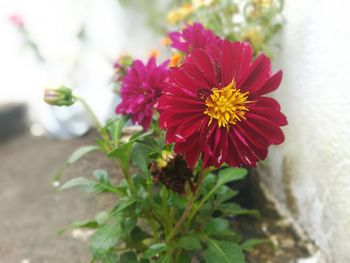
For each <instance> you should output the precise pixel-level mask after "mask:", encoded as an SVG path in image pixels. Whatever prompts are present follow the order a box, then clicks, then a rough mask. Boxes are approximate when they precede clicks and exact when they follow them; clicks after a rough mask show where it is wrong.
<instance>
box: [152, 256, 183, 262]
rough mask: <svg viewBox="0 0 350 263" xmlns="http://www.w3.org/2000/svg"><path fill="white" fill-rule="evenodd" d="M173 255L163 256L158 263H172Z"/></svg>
mask: <svg viewBox="0 0 350 263" xmlns="http://www.w3.org/2000/svg"><path fill="white" fill-rule="evenodd" d="M172 262H173V261H172V255H171V254H165V255H164V256H161V257H160V258H159V259H158V260H157V261H156V263H172ZM181 263H182V262H181Z"/></svg>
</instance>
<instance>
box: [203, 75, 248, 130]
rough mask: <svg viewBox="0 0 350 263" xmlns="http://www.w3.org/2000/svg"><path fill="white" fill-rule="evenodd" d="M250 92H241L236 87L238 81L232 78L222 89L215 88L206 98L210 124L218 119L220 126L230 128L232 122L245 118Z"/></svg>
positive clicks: (206, 111)
mask: <svg viewBox="0 0 350 263" xmlns="http://www.w3.org/2000/svg"><path fill="white" fill-rule="evenodd" d="M248 94H249V92H245V93H241V91H240V90H239V89H236V82H235V81H234V80H232V82H231V83H230V84H228V85H227V86H226V87H224V88H222V89H218V88H213V89H212V94H211V95H210V96H209V97H208V98H207V99H206V100H205V105H206V106H207V109H206V110H205V111H204V114H206V115H208V116H209V117H210V121H209V124H208V126H209V125H210V124H211V123H212V121H213V119H216V120H217V122H218V126H219V127H225V128H227V130H229V129H230V124H236V123H237V122H238V121H241V120H242V119H245V117H244V115H245V113H246V112H247V111H249V110H248V108H247V107H246V104H248V103H251V102H252V101H247V99H248Z"/></svg>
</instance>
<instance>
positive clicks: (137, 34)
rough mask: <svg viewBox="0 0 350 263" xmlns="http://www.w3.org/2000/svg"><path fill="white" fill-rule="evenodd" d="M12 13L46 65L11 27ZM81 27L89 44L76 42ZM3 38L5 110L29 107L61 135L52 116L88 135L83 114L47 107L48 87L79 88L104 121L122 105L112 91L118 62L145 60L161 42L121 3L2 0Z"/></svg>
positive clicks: (1, 100)
mask: <svg viewBox="0 0 350 263" xmlns="http://www.w3.org/2000/svg"><path fill="white" fill-rule="evenodd" d="M13 14H18V15H20V16H22V17H23V19H24V22H25V25H26V28H27V29H28V30H29V31H30V34H31V37H32V39H33V40H34V41H35V42H36V43H37V44H38V45H39V46H40V49H41V52H42V55H43V56H44V57H45V59H46V60H47V63H45V64H42V63H40V62H39V61H38V60H37V59H36V57H35V56H34V53H33V52H32V51H31V50H30V49H29V48H28V47H27V46H26V45H25V43H24V42H23V39H22V38H21V35H20V34H19V33H18V31H17V30H16V28H15V27H14V26H13V25H12V24H11V23H10V22H9V17H10V16H11V15H13ZM82 24H84V25H85V29H86V38H87V41H86V42H85V43H81V42H80V41H79V40H78V39H77V33H78V32H79V30H80V28H81V25H82ZM0 39H1V41H0V105H1V104H6V103H26V104H28V106H29V113H30V117H31V120H33V121H35V122H41V123H42V124H43V125H44V126H45V127H46V128H47V129H48V130H49V131H50V132H52V133H56V131H57V130H58V131H57V133H62V131H61V130H60V125H61V124H62V123H58V122H57V121H56V119H55V118H54V117H53V116H55V117H57V118H58V119H59V120H60V122H64V123H65V122H67V123H72V125H73V126H74V127H77V125H78V124H79V125H80V124H81V125H82V129H83V130H84V129H85V128H84V127H86V126H87V124H86V120H83V121H82V117H81V115H82V114H83V113H82V112H83V110H82V109H81V107H79V105H74V106H73V107H71V108H69V109H67V108H57V107H49V106H48V105H46V104H45V103H43V91H44V89H45V88H55V87H56V86H58V85H61V84H64V85H67V86H69V87H72V88H74V89H75V92H76V94H78V95H80V96H82V97H84V98H86V100H87V101H88V102H89V103H90V104H91V105H92V107H93V109H94V110H95V111H96V113H97V115H98V117H99V118H100V119H101V120H105V119H107V118H109V117H110V116H111V115H113V111H114V108H113V103H114V104H116V100H117V98H116V96H115V95H114V94H113V92H112V86H111V76H112V75H113V67H112V65H113V62H114V60H115V59H116V58H117V57H118V56H119V55H120V54H122V53H129V54H132V55H133V56H135V57H140V58H144V59H145V58H147V56H148V53H149V51H150V50H151V49H153V48H159V47H160V39H161V37H159V36H157V37H156V36H155V34H154V32H152V31H151V30H150V29H149V28H146V26H145V16H144V15H143V14H140V13H137V12H136V11H134V10H130V9H127V10H125V9H124V8H122V7H121V6H120V5H119V1H118V0H103V1H95V0H0ZM77 62H78V63H79V65H78V66H77V64H76V63H77ZM79 120H80V121H79ZM80 122H83V123H80ZM84 123H85V124H84ZM74 129H76V128H74ZM78 133H79V132H78ZM61 137H62V136H61ZM63 137H66V136H63Z"/></svg>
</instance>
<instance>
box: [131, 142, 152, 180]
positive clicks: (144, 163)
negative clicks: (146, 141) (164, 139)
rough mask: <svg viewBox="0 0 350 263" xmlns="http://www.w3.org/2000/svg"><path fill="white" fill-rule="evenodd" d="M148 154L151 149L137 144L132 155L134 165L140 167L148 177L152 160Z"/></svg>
mask: <svg viewBox="0 0 350 263" xmlns="http://www.w3.org/2000/svg"><path fill="white" fill-rule="evenodd" d="M148 154H149V149H148V148H147V147H146V146H145V145H143V144H141V143H136V144H135V146H134V148H133V150H132V153H131V158H132V161H133V163H134V165H136V166H138V167H139V168H140V169H141V171H142V172H143V173H144V174H146V175H148V174H149V169H148V165H149V162H150V158H149V156H148Z"/></svg>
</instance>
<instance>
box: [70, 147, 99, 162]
mask: <svg viewBox="0 0 350 263" xmlns="http://www.w3.org/2000/svg"><path fill="white" fill-rule="evenodd" d="M97 149H98V147H97V146H93V145H89V146H84V147H81V148H79V149H77V150H76V151H75V152H73V153H72V155H71V156H69V158H68V160H67V165H71V164H72V163H74V162H76V161H78V160H79V159H80V158H81V157H83V156H84V155H85V154H87V153H89V152H92V151H96V150H97Z"/></svg>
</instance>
